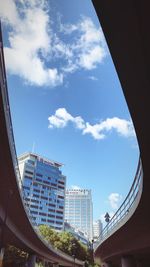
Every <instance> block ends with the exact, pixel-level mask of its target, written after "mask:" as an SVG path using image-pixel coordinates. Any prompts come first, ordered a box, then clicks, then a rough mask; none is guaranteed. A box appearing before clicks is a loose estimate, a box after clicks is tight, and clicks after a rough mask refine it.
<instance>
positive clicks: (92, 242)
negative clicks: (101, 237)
mask: <svg viewBox="0 0 150 267" xmlns="http://www.w3.org/2000/svg"><path fill="white" fill-rule="evenodd" d="M93 244H94V239H92V241H91V251H92V264H94V255H93V252H94V249H93Z"/></svg>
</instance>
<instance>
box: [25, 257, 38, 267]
mask: <svg viewBox="0 0 150 267" xmlns="http://www.w3.org/2000/svg"><path fill="white" fill-rule="evenodd" d="M35 264H36V255H29V258H28V265H27V266H28V267H35Z"/></svg>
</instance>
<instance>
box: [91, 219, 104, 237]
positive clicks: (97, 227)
mask: <svg viewBox="0 0 150 267" xmlns="http://www.w3.org/2000/svg"><path fill="white" fill-rule="evenodd" d="M102 228H103V225H102V222H101V220H97V221H94V222H93V239H94V241H96V240H97V239H98V238H100V235H101V231H102Z"/></svg>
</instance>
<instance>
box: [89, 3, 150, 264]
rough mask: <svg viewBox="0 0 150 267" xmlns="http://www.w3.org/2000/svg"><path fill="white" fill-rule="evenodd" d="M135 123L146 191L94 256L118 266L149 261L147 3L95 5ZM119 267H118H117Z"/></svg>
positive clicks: (149, 50) (149, 65) (149, 41)
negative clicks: (123, 261) (129, 260)
mask: <svg viewBox="0 0 150 267" xmlns="http://www.w3.org/2000/svg"><path fill="white" fill-rule="evenodd" d="M92 2H93V5H94V7H95V10H96V13H97V16H98V18H99V20H100V24H101V26H102V29H103V32H104V35H105V38H106V41H107V44H108V47H109V50H110V53H111V56H112V59H113V62H114V65H115V67H116V71H117V73H118V77H119V80H120V83H121V85H122V89H123V93H124V96H125V99H126V102H127V105H128V108H129V111H130V114H131V117H132V120H133V123H134V127H135V130H136V134H137V139H138V143H139V149H140V156H141V160H142V165H143V192H142V196H141V199H140V202H139V205H138V207H137V209H136V211H135V212H134V214H133V216H132V217H131V218H130V219H129V221H128V222H126V224H125V225H123V226H122V227H121V228H120V229H119V230H118V231H116V232H115V233H114V234H113V235H112V236H110V237H109V238H108V239H107V240H105V241H104V242H103V243H102V244H101V245H100V246H99V248H98V249H97V250H96V254H95V257H97V258H102V260H108V261H112V262H114V263H115V262H118V264H120V257H121V256H123V255H128V254H131V255H133V256H134V257H135V259H136V260H137V261H139V262H140V261H141V262H142V263H141V264H143V265H141V266H149V265H147V264H149V261H150V212H149V196H150V168H149V166H150V163H149V153H150V126H149V114H150V96H149V94H150V33H149V25H150V16H149V1H147V0H144V1H142V0H126V1H120V0H115V1H111V0H100V1H99V0H92ZM118 266H119V265H118Z"/></svg>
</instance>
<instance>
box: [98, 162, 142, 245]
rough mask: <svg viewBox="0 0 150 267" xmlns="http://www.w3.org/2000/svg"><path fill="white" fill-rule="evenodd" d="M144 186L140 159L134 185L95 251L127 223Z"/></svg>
mask: <svg viewBox="0 0 150 267" xmlns="http://www.w3.org/2000/svg"><path fill="white" fill-rule="evenodd" d="M142 185H143V169H142V162H141V159H140V158H139V162H138V167H137V171H136V175H135V178H134V181H133V184H132V186H131V188H130V191H129V193H128V195H127V196H126V198H125V200H124V202H123V203H122V205H121V206H120V208H119V209H118V210H117V211H116V213H115V214H114V216H113V217H112V218H111V220H110V221H109V222H108V223H107V225H106V226H105V227H104V229H103V230H102V231H101V233H100V236H99V238H98V239H97V241H96V243H95V246H94V247H95V248H94V249H95V250H96V248H97V247H98V246H99V245H100V244H101V243H102V242H103V241H104V240H105V239H107V238H108V237H109V236H110V235H111V234H112V233H114V232H115V231H117V230H118V228H120V227H121V226H122V225H123V224H124V223H125V222H126V219H128V218H129V217H130V214H131V211H132V210H133V207H134V206H135V205H136V204H137V201H136V200H137V199H138V196H139V195H141V192H142ZM131 215H132V214H131Z"/></svg>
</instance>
